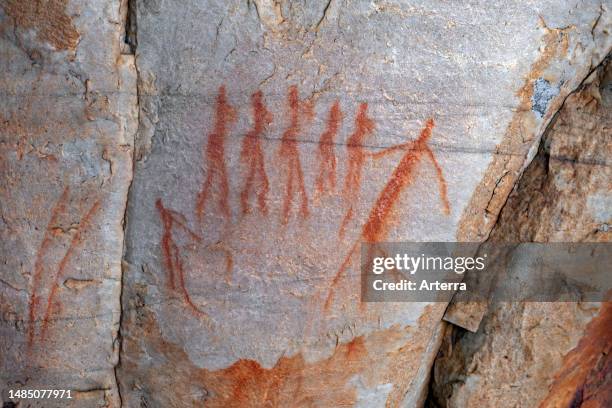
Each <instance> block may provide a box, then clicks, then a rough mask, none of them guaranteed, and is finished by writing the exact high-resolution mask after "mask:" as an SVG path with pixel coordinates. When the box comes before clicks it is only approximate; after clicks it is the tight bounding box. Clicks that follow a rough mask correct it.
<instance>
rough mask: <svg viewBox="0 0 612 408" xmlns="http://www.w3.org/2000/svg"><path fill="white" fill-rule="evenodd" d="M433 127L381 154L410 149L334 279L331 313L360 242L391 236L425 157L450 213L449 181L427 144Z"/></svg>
mask: <svg viewBox="0 0 612 408" xmlns="http://www.w3.org/2000/svg"><path fill="white" fill-rule="evenodd" d="M433 127H434V121H433V119H429V120H428V121H427V124H426V125H425V128H424V129H423V130H422V131H421V134H420V136H419V137H418V139H417V140H415V141H412V142H408V143H406V144H403V145H399V146H394V147H391V148H389V149H386V150H383V151H382V152H380V153H379V154H378V157H382V156H384V155H386V154H389V153H391V152H394V151H397V150H399V149H401V150H406V153H404V156H403V157H402V159H401V160H400V162H399V164H398V165H397V167H395V170H394V171H393V174H392V175H391V177H390V179H389V181H387V184H386V185H385V187H384V188H383V190H382V191H381V193H380V194H379V195H378V198H377V200H376V202H375V203H374V205H373V206H372V209H371V210H370V215H369V216H368V219H367V221H366V223H365V224H364V225H363V228H362V230H361V235H360V238H359V239H358V240H357V241H356V242H355V244H354V245H353V247H352V248H351V250H350V251H349V253H348V255H347V256H346V258H345V259H344V261H343V262H342V264H341V265H340V268H338V271H337V273H336V275H335V276H334V279H333V280H332V284H331V287H330V289H329V292H328V295H327V299H326V300H325V309H326V310H328V309H329V308H330V306H331V303H332V300H333V296H334V290H335V287H336V286H337V285H338V283H339V282H340V279H341V278H342V276H343V275H344V273H345V271H346V269H347V268H348V266H349V263H350V260H351V258H352V256H353V254H354V253H355V251H356V249H357V246H358V244H359V242H360V241H365V242H370V243H375V242H381V241H382V240H383V239H384V238H385V236H386V234H387V226H388V221H389V217H390V215H391V212H392V210H393V207H394V206H395V204H396V203H397V201H398V199H399V197H400V195H401V193H402V192H403V191H404V190H405V189H406V187H408V186H409V185H410V184H411V183H412V181H413V175H414V169H415V167H416V165H417V164H418V163H419V162H420V161H421V158H422V157H423V155H426V156H427V157H428V158H429V159H430V160H431V161H432V162H433V164H434V167H435V169H436V174H437V178H438V187H439V190H440V200H441V201H442V211H443V212H444V214H446V215H448V214H449V213H450V205H449V203H448V197H447V187H446V181H445V180H444V176H443V174H442V168H441V167H440V165H439V164H438V162H437V160H436V158H435V156H434V154H433V152H432V151H431V149H430V148H429V146H428V145H427V141H428V140H429V139H430V137H431V132H432V129H433ZM370 255H371V254H370Z"/></svg>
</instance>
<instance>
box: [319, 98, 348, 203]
mask: <svg viewBox="0 0 612 408" xmlns="http://www.w3.org/2000/svg"><path fill="white" fill-rule="evenodd" d="M342 117H343V115H342V111H341V110H340V102H339V101H336V102H334V104H333V105H332V107H331V109H330V110H329V116H328V118H327V127H326V129H325V131H324V132H323V133H322V134H321V138H320V139H319V152H318V153H319V174H318V175H317V180H316V182H315V194H317V195H321V194H323V193H325V192H327V193H334V192H335V191H336V165H337V158H336V152H335V150H334V143H335V139H336V136H337V135H338V130H339V128H340V124H341V122H342Z"/></svg>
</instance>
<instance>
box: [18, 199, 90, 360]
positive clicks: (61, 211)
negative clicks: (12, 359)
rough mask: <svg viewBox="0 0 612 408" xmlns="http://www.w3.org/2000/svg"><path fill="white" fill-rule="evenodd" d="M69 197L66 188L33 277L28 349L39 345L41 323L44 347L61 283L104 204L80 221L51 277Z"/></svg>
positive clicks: (36, 262)
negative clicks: (50, 256)
mask: <svg viewBox="0 0 612 408" xmlns="http://www.w3.org/2000/svg"><path fill="white" fill-rule="evenodd" d="M69 195H70V190H69V189H68V187H66V188H65V189H64V191H63V192H62V195H61V196H60V198H59V199H58V200H57V202H56V203H55V205H54V207H53V209H52V210H51V218H50V220H49V223H48V224H47V228H46V229H45V234H44V236H43V240H42V242H41V244H40V247H39V248H38V251H37V253H36V260H35V261H34V271H33V273H32V287H31V295H30V302H29V303H30V304H29V313H28V317H29V324H28V333H27V336H28V348H30V347H32V346H33V345H34V343H35V340H36V325H37V322H40V329H39V333H38V340H39V341H40V342H41V343H42V342H44V340H45V338H46V336H47V331H48V329H49V322H50V321H51V318H52V314H53V309H54V305H55V297H56V296H57V290H58V288H59V281H60V279H61V278H62V276H63V275H64V272H65V270H66V268H67V267H68V265H69V263H70V260H71V259H72V257H73V256H74V253H75V251H76V250H77V249H78V247H79V246H80V245H81V244H82V243H83V234H84V233H85V232H87V230H89V229H90V228H91V223H92V219H93V218H94V216H95V215H96V213H97V212H98V211H99V210H100V201H99V200H98V201H96V202H94V203H93V205H92V206H91V207H90V208H89V209H88V211H87V212H86V213H85V215H84V216H83V217H82V218H81V220H80V221H79V223H78V227H77V228H76V230H75V231H74V232H73V235H72V239H71V240H70V244H69V245H68V249H66V251H65V252H64V256H63V257H62V258H61V260H60V261H59V263H58V264H57V266H56V267H55V268H54V269H53V272H52V273H50V274H49V275H45V274H44V272H45V271H47V270H48V269H50V268H51V265H49V264H48V263H46V262H45V259H46V254H47V253H48V251H49V249H50V247H51V245H52V244H53V243H54V241H56V240H57V239H58V237H60V236H61V235H62V234H63V231H62V230H61V228H60V227H58V222H59V219H60V217H62V216H65V215H66V212H67V205H68V201H69ZM43 280H46V281H48V285H47V287H46V288H44V287H43V286H45V285H44V283H43ZM44 289H46V290H47V291H48V295H47V299H46V302H45V303H44V308H43V310H39V309H40V306H41V298H43V297H44V294H42V293H41V292H43V290H44Z"/></svg>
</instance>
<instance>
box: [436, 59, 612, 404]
mask: <svg viewBox="0 0 612 408" xmlns="http://www.w3.org/2000/svg"><path fill="white" fill-rule="evenodd" d="M611 73H612V66H611V65H610V64H609V63H608V64H607V65H602V66H601V67H600V68H598V69H597V70H596V71H595V72H593V74H592V75H591V76H590V77H589V78H588V79H587V80H586V81H585V83H584V84H583V86H582V88H581V89H580V90H579V91H578V92H576V93H574V94H572V95H570V96H569V97H568V98H567V99H566V101H565V103H564V105H563V108H562V109H561V110H560V111H559V113H558V115H557V117H556V118H555V119H554V121H553V123H552V124H551V127H550V129H549V130H548V131H547V132H546V134H545V135H544V139H543V141H542V144H541V146H540V149H539V152H538V154H537V155H536V157H535V159H534V160H533V162H532V163H531V164H530V165H529V167H528V168H527V169H526V171H525V173H524V174H523V176H522V178H521V181H520V183H519V185H518V188H517V189H516V191H514V192H513V193H512V194H511V196H510V198H509V199H508V201H507V203H506V205H505V207H504V209H503V211H502V213H501V216H500V219H499V221H498V222H497V225H496V227H495V229H494V231H493V232H492V234H491V237H490V240H491V241H495V242H499V241H504V242H534V241H535V242H581V241H582V242H584V241H587V242H610V239H611V236H610V230H609V227H608V226H609V225H610V222H612V213H610V209H611V208H612V206H611V205H610V200H611V199H612V191H611V189H610V180H612V169H611V167H610V163H609V157H610V154H611V153H612V144H611V137H610V128H611V127H612V109H611V108H612V105H611V104H610V102H611V101H612V88H611V85H612V82H611V79H612V76H611ZM611 325H612V314H611V312H610V304H609V303H603V304H599V303H589V302H582V303H538V302H529V303H510V304H507V303H504V304H496V305H491V306H490V309H489V310H488V312H487V313H486V314H485V316H484V319H483V321H482V322H481V323H480V328H479V329H478V331H477V332H476V333H469V332H465V331H463V330H461V329H458V328H452V327H449V328H448V329H447V332H446V337H445V341H444V342H443V345H442V348H441V350H440V354H439V356H438V358H437V359H436V363H435V365H434V380H433V383H432V390H433V392H432V398H431V402H432V403H436V404H437V405H436V406H448V407H472V406H492V405H497V404H501V405H502V406H540V407H542V408H545V407H546V408H548V407H564V406H585V407H604V406H609V405H610V404H612V394H611V393H610V390H611V389H612V388H611V387H612V384H611V382H610V375H609V373H610V364H611V360H610V350H611V348H612V333H611V332H610V327H611Z"/></svg>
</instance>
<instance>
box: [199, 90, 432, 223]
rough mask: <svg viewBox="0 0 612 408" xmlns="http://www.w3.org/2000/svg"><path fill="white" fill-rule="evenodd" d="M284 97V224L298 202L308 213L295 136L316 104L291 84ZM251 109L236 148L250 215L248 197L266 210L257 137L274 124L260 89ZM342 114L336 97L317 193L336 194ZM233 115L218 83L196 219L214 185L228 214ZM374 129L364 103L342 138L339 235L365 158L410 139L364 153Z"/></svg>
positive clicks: (321, 149) (321, 148) (322, 142)
mask: <svg viewBox="0 0 612 408" xmlns="http://www.w3.org/2000/svg"><path fill="white" fill-rule="evenodd" d="M287 102H288V103H287V105H288V106H287V109H288V112H287V117H288V125H287V128H286V130H285V131H284V132H283V134H282V137H281V139H280V147H279V149H278V151H277V155H278V160H279V163H280V164H281V166H282V167H280V169H282V170H283V172H282V174H284V175H285V181H284V194H283V202H282V209H281V223H282V224H287V223H288V222H289V218H290V214H291V210H292V207H293V206H294V202H296V201H297V210H298V214H299V215H300V216H301V217H302V218H307V217H308V216H309V213H310V211H309V206H308V194H307V190H306V186H305V184H304V172H303V169H302V164H301V160H300V154H299V149H298V138H299V135H300V134H301V133H302V131H303V126H304V123H305V122H306V121H308V120H310V119H312V116H313V111H314V109H313V105H312V104H311V103H310V102H308V101H301V100H300V99H299V95H298V88H297V86H295V85H294V86H291V87H290V88H289V92H288V96H287ZM251 109H252V115H253V127H252V128H251V129H250V130H249V131H248V132H247V133H246V135H245V137H244V138H243V139H242V146H241V151H240V161H241V163H242V165H243V171H244V184H243V186H242V189H241V193H240V205H241V210H242V212H243V214H248V213H250V212H252V210H253V207H254V205H252V204H251V201H252V200H255V201H256V206H257V208H258V210H259V211H260V212H261V213H262V214H263V215H267V214H268V206H267V195H268V192H269V190H270V183H269V180H268V176H267V173H266V168H265V163H264V153H263V148H262V142H261V140H262V138H263V136H264V135H265V132H266V131H267V128H268V126H269V125H270V123H272V118H273V116H272V113H271V112H270V111H268V109H267V108H266V105H265V102H264V97H263V93H262V92H261V91H257V92H255V93H254V94H253V95H252V96H251ZM343 118H344V114H343V112H342V110H341V108H340V103H339V102H338V101H335V102H334V103H333V105H332V106H331V108H330V109H329V112H328V117H327V120H326V128H325V130H324V131H323V133H322V134H321V136H320V139H319V143H318V160H319V162H318V164H319V165H318V171H317V175H316V178H315V186H314V189H313V190H314V193H315V195H322V194H325V193H335V191H336V188H337V175H336V167H337V157H336V153H335V144H336V143H335V139H336V136H337V135H338V131H339V129H340V126H341V124H342V120H343ZM236 119H237V115H236V110H235V108H234V107H232V106H231V105H230V104H229V102H228V99H227V95H226V90H225V87H224V86H221V87H219V91H218V94H217V98H216V103H215V118H214V126H213V128H212V131H211V132H210V133H209V134H208V138H207V142H206V146H205V149H204V152H203V156H204V162H205V164H206V176H205V179H204V182H203V184H202V188H201V190H200V192H199V194H198V197H197V201H196V215H197V217H198V219H201V218H202V217H203V214H204V210H205V207H206V205H207V202H208V201H209V200H211V199H212V198H213V194H212V192H213V191H214V190H216V194H215V196H216V201H217V206H218V209H219V210H220V211H221V213H222V214H223V215H224V216H226V217H229V216H230V205H229V179H228V172H227V168H226V165H225V157H224V154H225V140H226V138H227V136H228V133H229V131H230V128H231V125H232V123H233V122H235V121H236ZM374 129H375V122H374V120H373V119H372V118H371V117H369V116H368V104H367V103H365V102H363V103H361V104H360V105H359V107H358V109H357V113H356V115H355V119H354V129H353V131H352V133H351V134H350V136H349V137H348V140H347V143H346V148H347V155H348V163H347V173H346V176H345V177H344V185H343V187H342V193H341V194H342V197H343V198H344V199H345V202H346V205H347V209H346V212H345V215H344V217H343V219H342V223H341V227H340V235H343V234H344V231H345V229H346V227H347V225H348V223H349V221H351V219H352V218H353V216H354V206H355V205H356V203H357V202H358V199H359V191H360V188H361V179H362V172H363V169H364V165H365V162H366V160H367V159H368V158H369V157H372V158H374V159H378V158H381V157H384V156H386V155H387V154H389V153H392V152H395V151H398V150H402V149H407V148H409V147H410V146H409V145H410V144H411V143H412V142H409V143H405V144H402V145H397V146H393V147H391V148H387V149H384V150H382V151H379V152H375V153H372V152H368V151H367V150H366V149H365V148H364V144H365V142H366V139H367V138H368V137H369V136H370V135H371V134H372V133H373V132H374ZM412 144H414V143H412ZM413 147H414V146H413ZM426 153H427V155H428V156H429V158H430V159H431V160H432V162H433V163H434V166H435V167H436V169H437V170H439V175H440V177H441V169H440V166H439V165H438V163H437V161H436V159H435V157H434V156H433V153H432V152H431V150H429V148H427V152H426Z"/></svg>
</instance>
